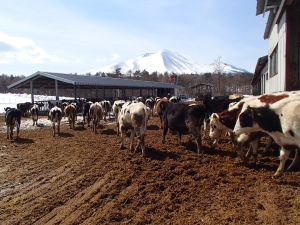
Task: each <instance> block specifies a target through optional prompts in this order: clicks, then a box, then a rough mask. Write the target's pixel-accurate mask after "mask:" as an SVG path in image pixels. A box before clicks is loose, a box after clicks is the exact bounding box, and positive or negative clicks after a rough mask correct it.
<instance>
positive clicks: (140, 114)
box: [118, 102, 149, 157]
mask: <svg viewBox="0 0 300 225" xmlns="http://www.w3.org/2000/svg"><path fill="white" fill-rule="evenodd" d="M148 117H149V115H148V112H147V107H146V106H145V105H144V104H143V103H142V102H138V103H134V102H127V103H125V104H124V105H123V107H122V109H121V111H120V112H119V116H118V125H119V130H120V131H121V144H120V149H123V148H124V139H125V136H126V132H127V131H131V135H130V147H129V148H130V150H133V139H134V136H135V135H136V136H137V139H138V143H137V145H136V147H135V150H134V152H135V151H136V150H137V149H138V148H139V147H140V148H141V150H142V156H143V157H145V155H146V150H145V132H146V128H147V122H148Z"/></svg>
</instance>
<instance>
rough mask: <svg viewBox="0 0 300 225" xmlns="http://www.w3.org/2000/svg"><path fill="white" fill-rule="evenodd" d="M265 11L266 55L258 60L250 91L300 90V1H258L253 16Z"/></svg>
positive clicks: (255, 92)
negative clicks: (266, 14)
mask: <svg viewBox="0 0 300 225" xmlns="http://www.w3.org/2000/svg"><path fill="white" fill-rule="evenodd" d="M267 12H268V13H269V16H268V20H267V24H266V28H265V32H264V36H263V37H264V39H268V55H267V56H263V57H260V58H259V59H258V61H257V65H256V68H255V73H254V76H253V80H252V83H251V85H252V86H253V94H254V95H259V94H265V93H273V92H278V91H293V90H300V0H257V5H256V15H261V14H262V15H263V16H264V15H265V13H267Z"/></svg>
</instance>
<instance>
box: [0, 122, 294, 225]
mask: <svg viewBox="0 0 300 225" xmlns="http://www.w3.org/2000/svg"><path fill="white" fill-rule="evenodd" d="M28 119H29V118H28ZM22 120H23V123H24V122H25V120H26V119H25V118H22ZM3 125H4V117H3V116H1V117H0V127H3ZM97 131H98V132H97V134H95V133H93V132H92V129H91V128H87V127H86V126H85V127H84V128H82V126H81V122H79V121H78V123H77V124H76V128H75V130H71V129H70V128H69V127H68V125H67V124H66V123H63V124H62V127H61V134H60V135H59V136H56V137H52V130H51V128H50V127H48V126H44V127H43V126H41V127H38V128H36V129H26V130H25V129H23V130H21V132H20V138H19V140H15V139H14V140H7V139H6V134H5V133H3V131H2V132H0V188H1V191H0V224H1V225H6V224H9V225H12V224H43V225H44V224H300V176H299V175H300V174H299V173H300V172H286V173H284V175H283V176H282V177H280V178H278V179H272V175H273V174H274V173H275V171H276V169H277V167H278V165H279V160H278V149H277V148H276V146H275V145H274V146H272V148H271V150H270V152H268V153H267V154H266V155H262V154H261V153H262V150H263V147H264V146H265V144H266V140H265V139H263V140H262V143H261V146H260V149H259V155H258V159H259V162H258V164H257V165H256V166H255V167H251V166H248V165H245V164H244V163H243V162H242V161H241V160H240V159H239V158H238V157H237V155H236V154H235V153H233V152H232V146H231V144H230V141H229V138H228V137H224V138H223V139H222V142H221V144H220V145H219V146H218V147H216V148H215V149H214V150H213V149H211V147H210V146H211V144H212V142H211V140H210V139H209V138H208V137H206V138H204V139H203V142H202V143H203V150H204V153H202V154H200V155H198V154H197V153H196V145H195V144H194V143H192V144H190V145H187V141H188V136H187V135H184V136H183V145H182V146H177V145H176V136H175V135H172V134H171V133H168V134H167V143H166V144H162V143H161V140H162V130H161V129H160V123H159V119H158V118H157V117H152V118H151V119H150V120H149V123H148V130H147V136H146V138H145V143H146V150H147V157H146V158H145V159H144V158H142V156H141V152H136V153H133V152H130V151H129V150H128V145H129V138H127V139H126V142H125V144H126V147H127V148H126V149H124V150H120V149H119V143H120V140H119V137H117V135H116V129H115V124H114V123H104V124H103V125H101V126H100V127H99V129H98V130H97ZM289 162H290V161H289Z"/></svg>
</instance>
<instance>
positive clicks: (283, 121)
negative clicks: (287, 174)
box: [234, 92, 300, 178]
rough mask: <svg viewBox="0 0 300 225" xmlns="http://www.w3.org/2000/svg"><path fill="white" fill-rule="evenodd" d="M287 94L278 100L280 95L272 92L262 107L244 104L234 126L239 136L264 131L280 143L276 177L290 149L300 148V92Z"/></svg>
mask: <svg viewBox="0 0 300 225" xmlns="http://www.w3.org/2000/svg"><path fill="white" fill-rule="evenodd" d="M284 95H285V97H284V98H281V99H278V95H270V96H269V100H271V101H270V103H269V104H266V105H263V106H257V105H251V104H248V105H246V106H245V105H244V106H243V108H242V110H241V112H240V114H239V116H238V120H237V122H236V124H235V127H234V133H235V134H236V135H240V134H242V133H249V132H255V131H262V132H265V133H267V134H269V135H270V136H271V137H272V138H273V139H274V141H275V142H276V143H277V144H278V145H279V146H281V150H280V164H279V167H278V169H277V171H276V173H275V174H274V177H275V178H276V177H279V176H281V175H282V174H283V171H284V167H285V163H286V161H287V159H288V157H289V155H290V152H291V150H293V149H296V148H299V147H300V114H299V113H298V111H299V108H300V92H291V93H284ZM281 96H282V95H281Z"/></svg>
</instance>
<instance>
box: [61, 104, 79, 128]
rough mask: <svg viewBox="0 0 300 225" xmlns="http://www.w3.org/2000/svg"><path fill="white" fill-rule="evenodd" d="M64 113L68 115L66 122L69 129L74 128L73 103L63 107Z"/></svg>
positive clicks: (74, 112) (74, 109) (74, 113)
mask: <svg viewBox="0 0 300 225" xmlns="http://www.w3.org/2000/svg"><path fill="white" fill-rule="evenodd" d="M64 115H65V116H67V117H68V122H69V125H70V128H71V129H74V128H75V119H76V115H77V112H76V108H75V106H74V105H73V104H69V105H67V106H66V107H65V109H64Z"/></svg>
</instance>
